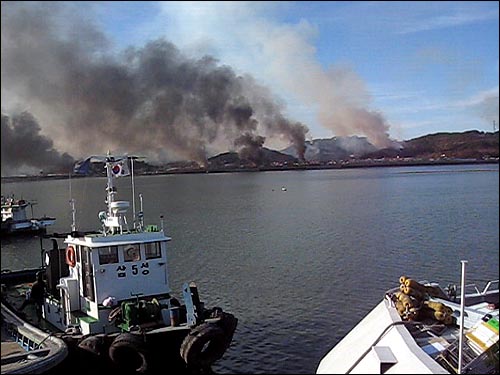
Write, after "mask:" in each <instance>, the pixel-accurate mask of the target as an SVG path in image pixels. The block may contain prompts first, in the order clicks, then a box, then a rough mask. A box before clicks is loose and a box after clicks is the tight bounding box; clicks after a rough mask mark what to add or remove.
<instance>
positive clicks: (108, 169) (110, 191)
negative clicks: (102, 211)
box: [106, 151, 115, 217]
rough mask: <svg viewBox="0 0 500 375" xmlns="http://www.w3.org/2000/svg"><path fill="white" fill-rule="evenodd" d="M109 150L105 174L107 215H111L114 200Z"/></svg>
mask: <svg viewBox="0 0 500 375" xmlns="http://www.w3.org/2000/svg"><path fill="white" fill-rule="evenodd" d="M110 156H111V155H110V152H109V151H108V155H107V157H106V176H107V177H108V202H107V204H108V217H111V216H113V213H112V211H111V203H113V201H114V195H115V192H114V187H113V176H112V172H111V162H112V160H111V157H110Z"/></svg>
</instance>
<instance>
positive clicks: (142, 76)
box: [1, 2, 308, 164]
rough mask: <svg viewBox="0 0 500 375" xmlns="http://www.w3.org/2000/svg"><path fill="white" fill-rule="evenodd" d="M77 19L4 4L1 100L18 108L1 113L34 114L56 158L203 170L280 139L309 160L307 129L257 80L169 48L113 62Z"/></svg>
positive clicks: (58, 7)
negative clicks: (132, 159) (191, 163)
mask: <svg viewBox="0 0 500 375" xmlns="http://www.w3.org/2000/svg"><path fill="white" fill-rule="evenodd" d="M80 6H82V4H81V3H80ZM76 9H77V5H72V4H71V3H69V4H68V3H52V2H42V3H27V4H25V3H21V2H4V3H2V26H1V27H2V47H1V48H2V64H1V70H2V77H1V78H2V99H3V98H4V97H9V98H11V99H9V100H7V101H5V103H4V100H2V110H3V111H4V112H6V113H9V111H13V110H14V109H15V108H16V106H22V107H23V108H26V107H27V108H29V111H30V112H31V113H32V114H33V115H34V116H35V117H36V118H37V119H38V121H39V122H40V125H41V127H42V128H43V133H44V134H50V135H51V137H52V139H53V142H54V145H53V147H54V148H55V149H57V150H60V151H61V152H70V153H71V154H72V155H73V156H74V157H82V156H87V155H89V154H98V153H100V154H102V153H105V152H106V151H107V150H114V151H116V150H118V151H121V152H129V153H138V154H141V155H145V156H148V157H149V158H150V159H152V160H156V161H168V160H175V159H179V158H183V159H186V158H187V159H191V160H196V161H199V162H201V163H204V162H206V158H207V156H209V155H207V154H208V152H209V150H215V151H216V152H222V151H227V150H228V149H230V148H234V147H236V148H238V149H241V150H247V149H252V150H253V149H254V148H255V147H262V146H263V141H264V140H265V139H268V138H271V137H274V136H277V137H279V138H280V139H285V140H288V141H289V142H290V143H292V144H294V145H295V146H296V148H297V151H298V154H299V157H301V158H303V155H304V147H305V145H304V143H305V135H306V133H307V132H308V129H307V127H306V126H305V125H303V124H300V123H294V122H292V121H290V120H287V119H286V118H285V117H284V116H283V115H282V113H281V107H280V105H279V104H278V103H277V102H276V101H275V100H274V99H273V98H272V96H271V95H264V96H259V95H257V91H259V92H265V89H263V88H262V87H260V86H259V85H258V84H256V83H255V82H254V81H253V80H252V79H251V78H249V77H246V76H245V77H243V76H238V75H236V73H235V72H234V71H233V70H232V69H231V68H230V67H228V66H225V65H221V64H219V63H218V61H217V60H215V59H214V58H212V57H209V56H207V57H204V58H200V59H193V58H189V57H186V56H185V55H184V54H182V53H181V51H179V50H178V49H177V47H176V46H175V45H174V44H172V43H171V42H169V41H167V40H165V39H157V40H153V41H150V42H149V43H147V44H145V45H144V46H141V47H130V48H128V49H126V50H124V51H121V52H119V53H118V52H115V53H111V51H113V48H112V47H113V46H112V44H111V43H110V41H109V40H107V38H106V36H105V35H104V34H103V33H102V32H101V31H99V29H98V28H97V27H95V25H94V23H93V21H92V19H87V18H86V17H85V14H82V12H81V11H80V12H77V11H76ZM4 106H5V107H4ZM38 129H39V130H38V131H40V128H38ZM3 132H4V129H3V119H2V138H3ZM243 135H244V136H243ZM38 139H39V140H45V141H48V138H46V137H45V138H44V137H39V138H38ZM256 139H257V140H262V143H261V142H257V143H255V142H254V141H255V140H256ZM246 141H248V142H250V143H249V144H244V142H246ZM2 142H3V141H2ZM2 155H3V151H2ZM28 156H29V155H26V160H23V162H26V163H28V161H29V160H28V159H27V158H28ZM4 162H7V161H4V160H3V158H2V164H4ZM33 162H35V161H33Z"/></svg>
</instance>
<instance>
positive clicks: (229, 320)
mask: <svg viewBox="0 0 500 375" xmlns="http://www.w3.org/2000/svg"><path fill="white" fill-rule="evenodd" d="M222 314H223V315H222V319H221V321H220V323H219V324H220V326H221V327H222V329H223V330H224V332H225V335H226V345H225V349H224V351H226V350H227V349H228V348H229V346H230V345H231V342H232V341H233V335H234V331H236V326H237V325H238V319H237V318H236V317H235V316H234V315H233V314H229V313H222Z"/></svg>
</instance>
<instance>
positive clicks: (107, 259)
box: [99, 246, 118, 264]
mask: <svg viewBox="0 0 500 375" xmlns="http://www.w3.org/2000/svg"><path fill="white" fill-rule="evenodd" d="M110 263H118V246H109V247H103V248H100V249H99V264H110Z"/></svg>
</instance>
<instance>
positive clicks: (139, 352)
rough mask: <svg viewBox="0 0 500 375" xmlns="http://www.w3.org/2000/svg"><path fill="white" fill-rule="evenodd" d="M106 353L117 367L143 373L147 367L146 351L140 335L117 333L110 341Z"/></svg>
mask: <svg viewBox="0 0 500 375" xmlns="http://www.w3.org/2000/svg"><path fill="white" fill-rule="evenodd" d="M108 354H109V357H110V358H111V361H113V363H114V364H115V365H117V366H118V367H119V368H122V369H127V370H130V369H133V370H134V371H135V372H137V373H144V372H146V371H147V369H148V359H147V358H148V352H147V350H146V347H145V344H144V339H143V338H142V336H140V335H134V334H131V333H121V334H119V335H118V336H117V337H116V338H115V339H114V340H113V342H112V343H111V346H110V347H109V352H108Z"/></svg>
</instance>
